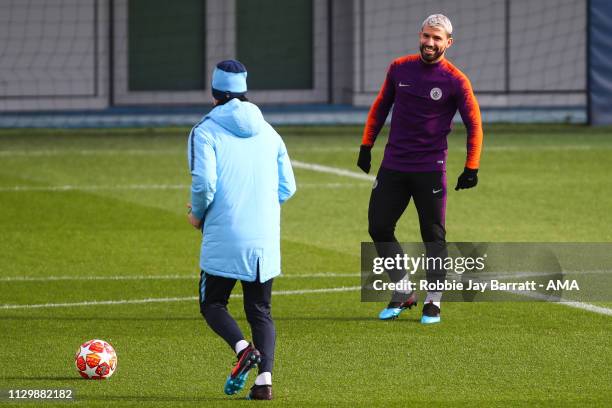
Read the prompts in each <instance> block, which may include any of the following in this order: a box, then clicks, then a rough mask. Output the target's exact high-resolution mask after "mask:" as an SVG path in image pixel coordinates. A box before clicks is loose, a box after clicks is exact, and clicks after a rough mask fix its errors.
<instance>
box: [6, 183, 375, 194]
mask: <svg viewBox="0 0 612 408" xmlns="http://www.w3.org/2000/svg"><path fill="white" fill-rule="evenodd" d="M189 187H190V186H189V185H187V184H127V185H116V186H100V185H71V184H67V185H61V186H8V187H0V192H6V193H8V192H15V193H18V192H69V191H123V190H125V191H130V190H145V191H146V190H187V189H189ZM356 187H360V188H362V187H368V188H369V184H365V183H298V188H329V189H336V188H356Z"/></svg>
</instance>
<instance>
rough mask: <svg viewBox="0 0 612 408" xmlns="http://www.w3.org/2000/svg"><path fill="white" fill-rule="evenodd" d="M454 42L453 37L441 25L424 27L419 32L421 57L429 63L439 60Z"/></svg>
mask: <svg viewBox="0 0 612 408" xmlns="http://www.w3.org/2000/svg"><path fill="white" fill-rule="evenodd" d="M452 43H453V39H452V37H449V36H448V34H447V33H446V31H444V29H442V28H440V27H429V26H426V27H423V30H421V32H420V34H419V51H420V53H421V58H422V59H423V61H425V62H427V63H434V62H438V61H439V60H440V59H442V57H443V56H444V52H445V51H446V49H447V48H448V47H450V46H451V44H452Z"/></svg>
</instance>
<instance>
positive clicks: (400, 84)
mask: <svg viewBox="0 0 612 408" xmlns="http://www.w3.org/2000/svg"><path fill="white" fill-rule="evenodd" d="M399 86H400V87H402V86H410V84H402V83H401V82H400V83H399Z"/></svg>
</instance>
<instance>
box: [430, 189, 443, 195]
mask: <svg viewBox="0 0 612 408" xmlns="http://www.w3.org/2000/svg"><path fill="white" fill-rule="evenodd" d="M440 191H442V189H439V190H436V189H435V188H434V189H433V190H431V192H432V193H434V194H438V193H439V192H440Z"/></svg>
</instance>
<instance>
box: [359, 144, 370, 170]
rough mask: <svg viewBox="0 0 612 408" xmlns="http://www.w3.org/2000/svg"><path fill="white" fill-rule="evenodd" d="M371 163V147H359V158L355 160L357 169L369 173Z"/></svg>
mask: <svg viewBox="0 0 612 408" xmlns="http://www.w3.org/2000/svg"><path fill="white" fill-rule="evenodd" d="M371 161H372V146H366V145H361V147H360V148H359V158H358V159H357V167H359V168H360V169H361V170H363V171H364V173H369V172H370V167H371Z"/></svg>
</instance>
